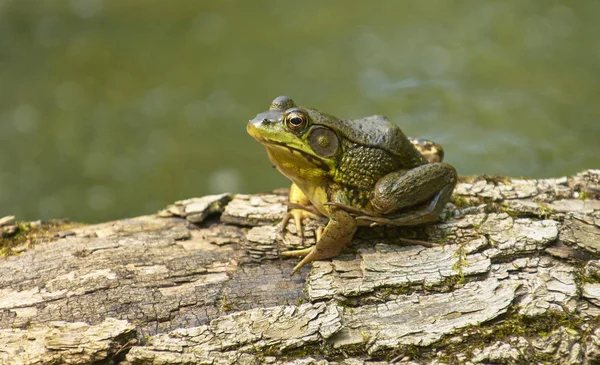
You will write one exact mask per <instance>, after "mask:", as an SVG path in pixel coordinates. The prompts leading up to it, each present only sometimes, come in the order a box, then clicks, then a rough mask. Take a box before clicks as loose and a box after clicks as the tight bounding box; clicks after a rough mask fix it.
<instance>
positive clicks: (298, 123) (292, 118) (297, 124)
mask: <svg viewBox="0 0 600 365" xmlns="http://www.w3.org/2000/svg"><path fill="white" fill-rule="evenodd" d="M306 124H307V118H306V114H305V113H303V112H301V111H293V112H290V113H288V114H287V115H286V116H285V125H286V127H288V128H289V129H291V130H293V131H301V130H303V129H304V127H306Z"/></svg>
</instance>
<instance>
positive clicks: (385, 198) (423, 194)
mask: <svg viewBox="0 0 600 365" xmlns="http://www.w3.org/2000/svg"><path fill="white" fill-rule="evenodd" d="M456 178H457V175H456V170H455V169H454V167H452V166H451V165H449V164H447V163H443V162H439V163H430V164H426V165H422V166H418V167H416V168H413V169H411V170H408V171H397V172H391V173H389V174H387V175H386V176H384V177H382V178H381V179H380V180H379V181H378V182H377V184H376V185H375V192H374V195H373V198H372V199H371V204H372V206H373V209H374V210H375V212H376V213H378V214H379V215H380V216H381V215H384V216H393V213H394V212H398V211H402V210H405V211H407V208H411V207H415V209H414V210H410V209H408V211H407V212H406V213H404V214H400V215H398V216H394V217H393V218H392V217H390V218H389V219H385V222H383V223H384V224H393V225H398V226H412V225H418V224H425V223H431V222H435V221H436V220H437V218H438V216H439V215H440V213H441V212H442V210H443V209H444V207H445V206H446V203H447V202H448V201H449V200H450V197H451V196H452V191H453V190H454V186H455V185H456ZM424 203H427V204H426V205H425V206H423V204H424ZM373 218H374V219H369V217H357V218H356V219H357V220H361V221H362V220H367V221H369V220H370V221H373V222H377V218H375V217H373Z"/></svg>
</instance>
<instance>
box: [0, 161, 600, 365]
mask: <svg viewBox="0 0 600 365" xmlns="http://www.w3.org/2000/svg"><path fill="white" fill-rule="evenodd" d="M599 195H600V170H588V171H584V172H582V173H579V174H577V175H575V176H572V177H568V178H567V177H564V178H557V179H543V180H534V179H508V178H500V177H490V176H479V177H471V178H462V179H461V182H460V183H459V184H458V186H457V188H456V190H455V192H454V196H453V201H452V203H451V204H448V206H447V208H446V211H445V213H444V215H443V217H442V218H443V219H442V221H441V222H440V223H437V224H435V225H431V226H427V227H416V228H415V227H412V228H402V229H399V228H386V227H378V228H372V229H371V228H363V229H361V230H359V232H357V235H356V237H355V239H354V241H353V244H352V245H351V247H349V248H348V249H347V250H346V251H345V252H344V254H342V255H341V256H339V257H337V258H335V259H333V260H327V261H319V262H315V263H313V264H312V265H307V267H305V268H303V269H302V270H301V271H300V273H299V274H297V275H295V276H292V277H290V275H289V273H290V271H291V269H292V268H293V266H294V265H295V264H296V262H297V259H282V258H281V257H280V255H279V253H280V252H281V251H283V250H288V249H296V248H302V247H306V246H308V245H311V244H314V237H315V235H314V229H315V228H316V227H318V225H319V224H322V222H313V221H310V222H306V223H307V224H306V226H305V230H306V231H305V239H304V242H303V241H302V240H300V239H299V238H298V236H297V235H296V232H295V226H294V224H293V222H290V224H289V225H288V227H286V228H287V231H286V232H285V233H284V234H280V227H279V226H278V225H277V223H278V222H280V221H281V218H282V217H283V215H284V213H285V212H286V210H287V206H286V197H285V195H284V194H282V193H281V192H277V193H272V194H259V195H242V194H238V195H231V194H222V195H215V196H207V197H202V198H194V199H189V200H184V201H180V202H176V203H175V204H173V205H171V206H169V207H167V208H166V209H165V210H163V211H161V212H159V213H158V214H155V215H148V216H143V217H136V218H131V219H124V220H119V221H115V222H109V223H103V224H97V225H88V226H61V225H60V224H59V225H56V224H54V225H53V226H51V227H50V228H48V226H47V225H45V224H41V223H40V222H36V223H31V222H30V223H27V222H20V223H16V222H15V221H14V218H12V217H5V218H0V243H1V244H2V245H3V247H1V248H2V251H1V252H3V253H4V254H5V257H3V258H1V259H0V363H2V364H13V363H14V364H63V363H68V364H89V363H98V364H101V363H120V364H258V363H270V364H329V363H342V364H377V363H389V362H395V363H399V364H469V363H472V364H483V363H500V364H520V363H525V362H530V363H549V364H557V363H560V364H593V363H598V362H600V320H599V318H600V317H599V314H600V260H599V257H600V200H599V198H598V197H599ZM399 237H405V238H411V239H418V240H424V241H428V242H433V243H437V244H438V245H437V246H435V247H433V248H424V247H422V246H407V245H406V243H405V242H404V241H401V240H399V239H398V238H399Z"/></svg>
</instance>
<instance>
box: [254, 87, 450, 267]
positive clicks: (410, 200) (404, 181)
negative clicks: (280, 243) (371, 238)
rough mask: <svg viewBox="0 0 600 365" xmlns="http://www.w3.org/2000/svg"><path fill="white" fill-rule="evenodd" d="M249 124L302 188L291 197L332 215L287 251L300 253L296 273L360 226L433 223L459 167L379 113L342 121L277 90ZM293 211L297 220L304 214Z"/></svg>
mask: <svg viewBox="0 0 600 365" xmlns="http://www.w3.org/2000/svg"><path fill="white" fill-rule="evenodd" d="M291 122H294V123H297V125H295V124H294V123H291ZM300 122H303V123H300ZM247 130H248V133H249V134H250V135H252V136H253V137H254V138H256V139H257V140H258V141H259V142H261V143H262V144H263V145H264V146H265V147H266V149H267V153H268V155H269V158H270V160H271V162H272V163H273V165H274V166H275V167H277V169H278V170H279V171H280V172H281V173H283V174H284V175H285V176H287V177H288V178H289V179H290V180H292V181H293V183H294V184H295V185H296V186H297V188H299V190H300V191H301V192H302V193H303V194H304V196H302V194H299V193H298V192H297V190H298V189H295V190H294V191H295V193H294V194H293V196H290V198H291V200H293V202H296V203H300V204H305V202H306V201H310V202H311V203H312V205H313V206H314V207H315V208H316V210H318V211H319V212H320V213H321V214H323V215H325V216H327V217H329V218H330V221H329V223H328V225H327V227H326V228H325V231H324V232H323V235H322V236H321V237H320V238H319V240H318V242H317V244H316V246H315V247H314V248H310V249H307V250H300V251H291V252H288V253H286V254H287V255H292V256H305V257H304V259H303V260H302V261H301V262H300V264H298V266H296V268H294V271H293V272H295V271H296V270H298V269H299V268H300V267H302V266H303V265H304V264H306V263H308V262H311V261H314V260H319V259H325V258H331V257H335V256H337V255H338V254H339V253H340V252H341V251H342V250H343V248H344V247H345V246H346V245H347V244H348V243H349V242H350V241H351V240H352V236H353V235H354V232H355V230H356V227H357V226H358V225H377V224H385V225H416V224H426V223H431V222H434V221H435V220H437V218H438V216H439V214H440V213H441V210H442V209H443V208H444V206H445V205H446V203H447V202H448V200H449V198H450V196H451V194H452V190H453V189H454V186H455V184H456V170H455V169H454V168H453V167H452V166H451V165H449V164H447V163H443V162H436V161H441V159H442V158H443V150H442V149H441V147H440V146H439V145H436V144H434V143H432V142H429V141H426V140H419V139H412V140H411V139H409V138H407V137H406V136H405V135H404V133H403V132H402V130H400V128H399V127H398V126H396V125H395V124H393V123H391V122H390V121H389V120H388V119H386V118H385V117H382V116H371V117H367V118H363V119H357V120H341V119H338V118H336V117H333V116H331V115H328V114H324V113H321V112H319V111H318V110H315V109H309V108H298V107H297V106H296V105H295V104H294V102H293V101H292V99H290V98H289V97H285V96H280V97H278V98H276V99H275V100H274V101H273V103H272V104H271V107H270V109H269V111H267V112H264V113H261V114H259V115H257V116H256V118H255V119H253V120H251V121H250V122H249V123H248V126H247ZM415 145H416V146H418V147H421V146H422V147H423V149H422V151H419V150H418V149H417V148H415ZM436 151H438V152H440V153H438V154H436V153H434V152H436ZM422 152H423V153H422ZM426 157H427V158H426ZM290 214H291V215H292V216H293V218H294V219H295V220H296V223H297V226H298V227H299V220H300V219H301V218H302V217H303V216H306V215H302V214H298V212H291V213H290ZM287 219H289V216H288V217H287V218H286V220H285V222H287ZM293 272H292V273H293Z"/></svg>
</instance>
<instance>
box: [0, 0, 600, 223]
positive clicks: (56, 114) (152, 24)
mask: <svg viewBox="0 0 600 365" xmlns="http://www.w3.org/2000/svg"><path fill="white" fill-rule="evenodd" d="M349 4H350V3H348V2H347V1H327V2H323V1H315V0H311V1H304V2H298V1H295V2H292V1H276V0H270V1H266V0H262V1H242V0H238V1H234V0H225V1H214V2H207V1H196V0H188V1H162V0H161V1H159V0H139V1H138V0H72V1H63V0H52V1H50V0H39V1H33V0H13V1H10V0H0V217H1V216H3V215H7V214H16V215H17V218H18V219H38V218H50V217H69V218H71V219H74V220H78V221H86V222H96V221H102V220H108V219H116V218H121V217H127V216H133V215H138V214H146V213H152V212H155V211H156V210H158V209H160V208H162V207H164V206H165V205H167V204H168V203H170V202H173V201H175V200H177V199H183V198H188V197H193V196H201V195H203V194H208V193H217V192H222V191H231V192H244V193H253V192H261V191H267V190H270V189H273V188H276V187H282V186H287V185H288V182H287V181H286V180H285V179H284V178H283V177H282V176H280V175H279V174H278V173H277V171H275V170H274V169H272V168H271V167H270V164H269V162H268V159H267V157H266V154H265V152H264V149H263V148H262V147H261V145H259V144H258V143H257V142H256V141H254V140H253V139H252V138H251V137H249V136H248V135H247V134H246V131H245V125H246V122H247V121H248V120H249V119H251V118H253V117H254V116H255V115H256V114H257V113H259V112H262V111H264V110H266V109H267V108H268V105H269V103H270V102H271V100H272V99H273V98H275V97H276V96H278V95H281V94H285V95H290V96H292V97H293V98H294V100H295V101H296V102H297V103H298V104H300V105H304V106H311V107H315V108H317V109H320V110H322V111H324V112H327V113H330V114H333V115H336V116H340V117H348V118H351V117H361V116H366V115H370V114H376V113H377V114H383V115H386V116H388V117H389V118H390V119H392V120H393V121H395V122H396V123H398V124H399V125H400V126H401V127H402V129H403V130H404V131H405V132H406V133H407V134H408V135H412V136H421V137H426V138H430V139H434V140H436V141H438V142H441V143H442V144H443V145H444V147H445V150H446V156H447V161H448V162H450V163H452V164H454V165H455V166H456V167H457V169H458V171H459V173H460V174H464V175H466V174H479V173H490V174H501V175H510V176H532V177H550V176H560V175H565V174H573V173H576V172H578V171H580V170H582V169H586V168H598V167H600V164H599V163H598V162H599V157H598V156H599V155H600V102H598V101H599V100H600V99H599V96H598V94H599V93H600V42H599V41H598V39H599V38H598V37H599V35H600V21H598V20H599V19H600V2H598V1H596V0H587V1H585V0H581V1H576V2H575V1H547V0H529V1H523V0H510V1H481V0H456V1H442V0H438V1H392V0H390V1H376V2H353V3H352V5H349Z"/></svg>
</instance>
